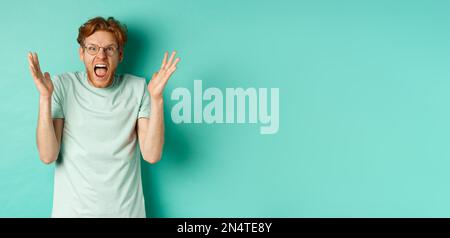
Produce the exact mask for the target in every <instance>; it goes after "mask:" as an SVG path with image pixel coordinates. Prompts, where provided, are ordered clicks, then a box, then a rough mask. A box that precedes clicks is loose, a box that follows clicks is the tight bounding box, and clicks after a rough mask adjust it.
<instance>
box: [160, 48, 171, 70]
mask: <svg viewBox="0 0 450 238" xmlns="http://www.w3.org/2000/svg"><path fill="white" fill-rule="evenodd" d="M168 55H169V53H167V51H166V52H165V53H164V58H163V61H162V64H161V69H162V68H164V66H165V65H166V62H167V56H168Z"/></svg>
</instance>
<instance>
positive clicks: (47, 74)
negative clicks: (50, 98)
mask: <svg viewBox="0 0 450 238" xmlns="http://www.w3.org/2000/svg"><path fill="white" fill-rule="evenodd" d="M44 77H45V79H46V80H47V81H49V80H51V78H50V74H49V73H48V72H45V73H44Z"/></svg>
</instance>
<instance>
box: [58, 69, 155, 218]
mask: <svg viewBox="0 0 450 238" xmlns="http://www.w3.org/2000/svg"><path fill="white" fill-rule="evenodd" d="M52 81H53V84H54V92H53V97H52V118H64V128H63V132H62V138H61V148H60V153H59V156H58V159H57V160H56V168H55V183H54V195H53V211H52V217H145V204H144V196H143V191H142V181H141V167H140V162H141V161H140V151H139V146H138V144H139V143H138V139H137V131H136V123H137V119H138V118H140V117H149V114H150V97H149V93H148V90H147V84H146V82H145V79H143V78H139V77H136V76H133V75H129V74H125V75H115V77H114V81H113V83H112V84H111V85H110V86H108V87H107V88H96V87H94V86H92V85H91V84H90V83H89V82H88V79H87V74H86V72H75V73H65V74H62V75H58V76H55V77H54V78H53V79H52Z"/></svg>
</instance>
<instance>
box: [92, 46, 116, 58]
mask: <svg viewBox="0 0 450 238" xmlns="http://www.w3.org/2000/svg"><path fill="white" fill-rule="evenodd" d="M84 48H85V49H86V50H87V52H88V54H90V55H96V54H98V52H99V51H100V49H101V48H103V51H104V52H105V53H106V55H108V56H113V55H114V54H115V53H116V52H117V47H116V46H114V45H110V46H106V47H101V46H98V45H94V44H89V45H87V46H84Z"/></svg>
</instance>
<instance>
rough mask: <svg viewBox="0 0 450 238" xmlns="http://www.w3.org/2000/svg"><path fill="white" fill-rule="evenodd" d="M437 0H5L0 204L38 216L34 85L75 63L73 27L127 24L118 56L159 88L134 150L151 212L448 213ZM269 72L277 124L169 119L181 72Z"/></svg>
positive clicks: (257, 83)
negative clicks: (158, 151) (150, 136)
mask: <svg viewBox="0 0 450 238" xmlns="http://www.w3.org/2000/svg"><path fill="white" fill-rule="evenodd" d="M449 12H450V2H448V1H406V0H404V1H401V0H399V1H388V0H378V1H357V0H343V1H332V0H327V1H325V0H323V1H261V0H259V1H256V0H249V1H238V0H234V1H225V0H216V1H207V0H197V1H186V0H165V1H155V0H151V1H150V0H146V1H130V0H116V1H106V0H104V1H103V0H102V1H100V0H80V1H48V0H47V1H31V0H30V1H24V0H15V1H2V2H1V3H0V22H1V24H2V27H1V28H2V30H1V31H2V33H1V37H0V43H1V44H0V54H1V57H0V69H1V72H2V76H1V77H0V95H1V100H0V117H1V123H0V133H1V134H0V216H1V217H49V216H50V214H51V206H52V195H53V194H52V193H53V172H54V164H52V165H44V164H43V163H41V162H40V161H39V158H38V153H37V149H36V143H35V130H36V125H37V114H38V92H37V90H36V88H35V85H34V83H33V81H32V78H31V76H30V74H29V71H28V64H27V58H26V56H27V55H26V54H27V52H28V51H36V52H38V54H39V57H40V60H41V66H42V68H43V69H44V70H46V71H49V72H50V73H51V74H59V73H63V72H67V71H76V70H83V69H84V68H83V64H82V63H81V62H80V60H79V58H78V53H77V49H78V45H77V42H76V37H77V33H78V27H79V26H80V25H81V24H82V23H84V22H85V21H86V20H88V19H89V18H92V17H95V16H104V17H107V16H114V17H115V18H117V19H119V20H120V21H122V22H123V23H125V24H126V25H127V26H128V29H129V44H128V45H127V47H126V51H125V62H124V63H123V64H122V65H121V68H120V70H121V72H128V73H132V74H135V75H138V76H141V77H145V78H147V79H149V77H150V76H151V74H152V73H153V72H154V71H156V70H157V69H158V67H159V65H160V61H161V59H162V56H163V52H164V51H165V50H169V51H170V50H174V49H176V50H177V51H178V52H179V56H180V57H181V58H182V60H181V62H180V64H179V67H178V70H177V72H176V74H175V75H174V76H173V77H172V78H171V80H170V81H169V83H168V85H167V88H166V91H165V104H166V109H165V115H166V144H165V148H164V155H163V159H162V160H161V161H160V162H159V163H157V164H155V165H150V164H145V163H143V172H142V173H143V180H144V191H145V198H146V209H147V213H148V216H150V217H450V186H449V181H450V172H449V171H450V107H449V102H450V67H449V65H450V30H449V29H450V14H449ZM196 79H200V80H202V82H203V87H204V88H208V87H217V88H219V89H221V90H225V88H237V87H242V88H250V87H252V88H279V90H280V105H279V109H280V127H279V131H278V133H276V134H273V135H261V134H260V133H259V127H260V125H259V124H206V123H202V124H175V123H174V122H173V121H172V120H171V117H170V110H171V108H172V106H173V105H175V103H176V102H175V101H172V100H170V94H171V92H172V91H173V90H174V89H175V88H177V87H185V88H188V89H190V90H192V89H193V82H194V80H196Z"/></svg>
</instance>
